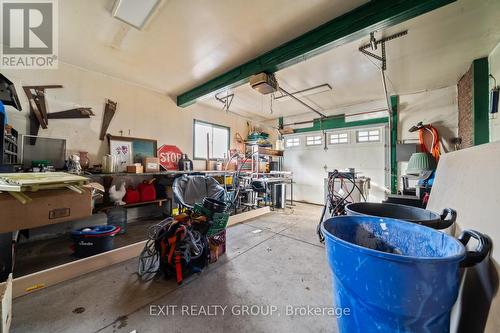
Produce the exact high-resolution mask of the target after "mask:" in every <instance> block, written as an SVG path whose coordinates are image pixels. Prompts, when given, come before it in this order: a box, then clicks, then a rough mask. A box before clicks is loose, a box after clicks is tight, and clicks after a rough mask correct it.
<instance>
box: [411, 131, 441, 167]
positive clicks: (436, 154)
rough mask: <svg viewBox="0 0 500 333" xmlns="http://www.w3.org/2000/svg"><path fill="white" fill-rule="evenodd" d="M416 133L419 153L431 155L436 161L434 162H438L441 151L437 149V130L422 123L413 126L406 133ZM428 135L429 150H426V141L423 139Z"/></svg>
mask: <svg viewBox="0 0 500 333" xmlns="http://www.w3.org/2000/svg"><path fill="white" fill-rule="evenodd" d="M416 131H418V140H419V142H420V151H421V152H423V153H428V154H431V155H432V156H433V157H434V159H435V160H436V162H438V161H439V156H441V149H440V147H439V144H440V140H439V133H438V131H437V129H436V128H435V127H434V126H432V125H430V124H426V125H424V124H423V123H422V122H419V123H418V124H416V125H415V126H412V127H411V128H410V129H409V130H408V132H410V133H413V132H416ZM428 134H430V136H431V138H432V142H431V146H430V149H429V148H427V145H426V142H425V141H426V138H425V137H426V136H427V135H428Z"/></svg>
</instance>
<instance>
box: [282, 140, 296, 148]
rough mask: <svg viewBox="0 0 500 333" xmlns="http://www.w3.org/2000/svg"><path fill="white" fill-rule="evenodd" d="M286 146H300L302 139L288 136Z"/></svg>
mask: <svg viewBox="0 0 500 333" xmlns="http://www.w3.org/2000/svg"><path fill="white" fill-rule="evenodd" d="M285 146H286V147H287V148H291V147H298V146H300V139H299V138H287V139H286V142H285Z"/></svg>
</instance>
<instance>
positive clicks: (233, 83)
mask: <svg viewBox="0 0 500 333" xmlns="http://www.w3.org/2000/svg"><path fill="white" fill-rule="evenodd" d="M455 1H456V0H372V1H370V2H368V3H366V4H364V5H362V6H360V7H358V8H356V9H354V10H352V11H350V12H348V13H346V14H343V15H341V16H339V17H336V18H334V19H333V20H331V21H329V22H327V23H325V24H323V25H321V26H319V27H317V28H316V29H313V30H311V31H309V32H307V33H305V34H303V35H301V36H299V37H297V38H295V39H293V40H291V41H289V42H287V43H285V44H282V45H280V46H278V47H277V48H275V49H273V50H271V51H269V52H266V53H264V54H263V55H261V56H259V57H257V58H255V59H253V60H250V61H248V62H246V63H244V64H242V65H240V66H238V67H236V68H233V69H231V70H230V71H228V72H226V73H224V74H222V75H219V76H217V77H215V78H213V79H211V80H209V81H207V82H205V83H204V84H202V85H199V86H197V87H195V88H193V89H191V90H189V91H186V92H184V93H182V94H180V95H179V96H177V105H178V106H180V107H186V106H188V105H190V104H192V103H194V102H196V100H198V99H199V98H201V97H203V96H206V95H210V94H216V93H218V92H220V91H223V90H225V89H227V88H234V87H237V86H239V85H242V84H244V83H246V82H248V78H249V77H250V76H252V75H254V74H257V73H261V72H268V73H274V72H276V71H278V70H280V69H283V68H286V67H289V66H291V65H294V64H296V63H298V62H301V61H304V60H305V59H308V58H310V57H313V56H315V55H317V54H320V53H323V52H326V51H328V50H330V49H332V48H334V47H337V46H340V45H344V44H347V43H349V42H352V41H354V40H358V39H360V38H363V37H367V36H368V35H369V33H370V32H372V31H375V30H379V31H381V30H383V29H385V28H388V27H391V26H394V25H396V24H399V23H401V22H404V21H407V20H409V19H412V18H414V17H416V16H419V15H422V14H425V13H427V12H430V11H432V10H435V9H437V8H440V7H443V6H445V5H447V4H450V3H452V2H455Z"/></svg>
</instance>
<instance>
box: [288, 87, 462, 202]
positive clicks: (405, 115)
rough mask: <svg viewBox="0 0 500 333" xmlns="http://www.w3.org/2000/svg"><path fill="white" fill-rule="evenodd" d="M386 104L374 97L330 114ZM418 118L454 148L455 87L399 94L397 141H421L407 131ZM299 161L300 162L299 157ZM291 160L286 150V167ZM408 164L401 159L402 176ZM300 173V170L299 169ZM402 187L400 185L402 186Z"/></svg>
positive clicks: (444, 147) (446, 148)
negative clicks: (434, 129)
mask: <svg viewBox="0 0 500 333" xmlns="http://www.w3.org/2000/svg"><path fill="white" fill-rule="evenodd" d="M385 107H386V102H385V101H384V100H374V101H369V102H366V103H362V104H356V105H351V106H346V107H343V108H339V109H335V110H334V112H331V113H335V114H340V113H345V114H353V113H359V112H367V111H376V110H381V109H384V108H385ZM380 116H383V115H380ZM313 118H315V115H314V114H312V113H306V114H302V115H299V116H293V117H286V118H285V119H284V121H285V124H286V123H293V122H300V121H306V120H311V119H313ZM419 121H423V122H424V123H426V124H427V123H430V124H432V125H433V126H435V127H436V128H437V130H438V131H439V134H440V137H441V143H442V149H441V151H442V153H445V152H447V151H451V150H453V147H452V145H451V144H450V140H451V139H452V138H454V137H456V136H457V135H458V105H457V88H456V86H450V87H445V88H441V89H436V90H429V91H422V92H416V93H412V94H403V95H400V96H399V123H398V140H399V141H402V142H405V143H418V133H410V132H408V130H409V129H410V127H412V126H413V125H415V124H417V123H418V122H419ZM310 126H312V124H305V125H301V126H295V128H299V127H310ZM380 154H383V153H380ZM287 160H288V161H287ZM296 162H297V163H298V160H297V161H296ZM358 162H359V161H358ZM358 162H356V161H350V163H351V165H348V166H346V167H355V168H359V166H358V165H355V164H359V163H358ZM291 163H292V162H290V157H287V155H286V153H285V166H286V165H287V164H288V165H290V164H291ZM406 167H407V163H406V162H400V163H399V164H398V175H399V176H401V175H402V174H404V173H405V171H406ZM298 172H301V171H300V170H299V171H298ZM322 177H323V176H321V178H322ZM398 179H400V177H398ZM382 184H383V183H382ZM399 188H401V186H400V187H399ZM318 197H319V196H318Z"/></svg>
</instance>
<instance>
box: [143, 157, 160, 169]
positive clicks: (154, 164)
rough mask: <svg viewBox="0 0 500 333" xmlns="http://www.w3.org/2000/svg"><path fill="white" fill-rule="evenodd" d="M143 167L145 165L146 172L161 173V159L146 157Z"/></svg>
mask: <svg viewBox="0 0 500 333" xmlns="http://www.w3.org/2000/svg"><path fill="white" fill-rule="evenodd" d="M142 165H144V172H159V171H160V159H159V158H158V157H145V158H144V160H143V163H142Z"/></svg>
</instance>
